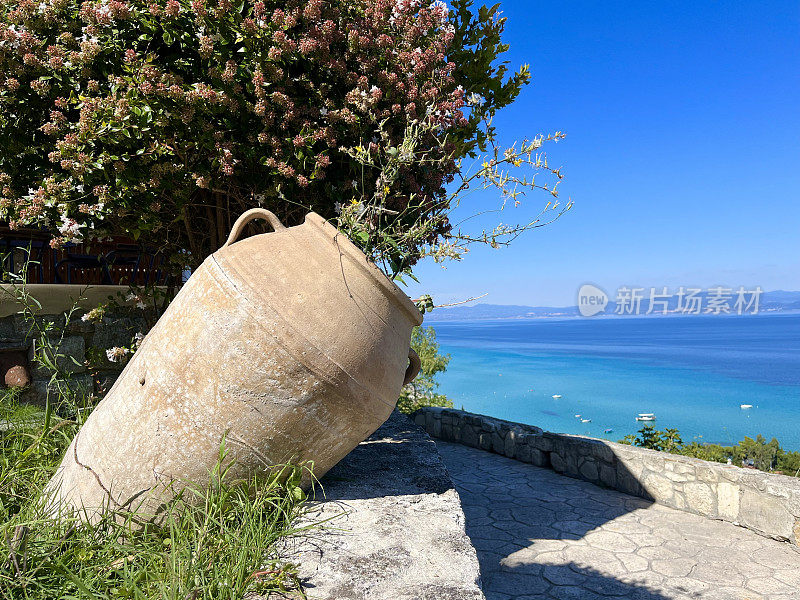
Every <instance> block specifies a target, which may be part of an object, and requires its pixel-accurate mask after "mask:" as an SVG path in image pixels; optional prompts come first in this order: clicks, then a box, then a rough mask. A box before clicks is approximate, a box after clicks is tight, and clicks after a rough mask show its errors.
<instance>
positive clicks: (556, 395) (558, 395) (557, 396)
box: [553, 394, 561, 400]
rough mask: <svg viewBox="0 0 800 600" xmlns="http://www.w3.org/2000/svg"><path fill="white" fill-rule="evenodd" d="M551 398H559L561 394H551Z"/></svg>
mask: <svg viewBox="0 0 800 600" xmlns="http://www.w3.org/2000/svg"><path fill="white" fill-rule="evenodd" d="M553 400H561V394H553Z"/></svg>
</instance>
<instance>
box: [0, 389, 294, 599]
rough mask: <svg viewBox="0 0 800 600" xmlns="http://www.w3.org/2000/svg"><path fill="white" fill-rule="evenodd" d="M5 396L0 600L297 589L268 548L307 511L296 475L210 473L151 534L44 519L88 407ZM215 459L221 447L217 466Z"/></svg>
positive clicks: (216, 595) (133, 525)
mask: <svg viewBox="0 0 800 600" xmlns="http://www.w3.org/2000/svg"><path fill="white" fill-rule="evenodd" d="M0 393H3V392H0ZM3 394H4V395H3V396H2V398H0V599H2V600H6V599H9V600H10V599H14V600H17V599H28V598H30V599H42V600H44V599H47V600H55V599H69V598H81V599H86V598H97V599H100V598H108V599H110V598H133V599H151V598H152V599H155V598H159V599H170V600H173V599H174V600H199V599H209V600H211V599H214V600H223V599H231V600H232V599H238V598H243V597H244V596H245V595H246V594H248V593H250V592H262V593H265V592H268V591H272V590H286V589H297V582H296V578H295V576H294V567H293V566H292V565H290V564H284V563H282V562H281V561H280V559H279V556H278V552H277V546H278V542H279V541H280V540H282V539H284V538H286V537H288V536H292V535H298V534H300V533H301V531H299V530H297V529H295V527H294V525H293V523H294V522H295V520H296V518H297V517H298V515H299V514H300V512H301V511H302V509H303V505H304V495H303V493H302V492H301V490H300V488H299V487H298V485H299V481H300V475H301V468H300V467H291V466H287V467H284V468H283V469H282V470H281V471H280V472H279V473H275V475H274V476H272V477H270V478H269V479H262V480H256V479H253V480H249V481H232V480H230V478H229V476H228V469H227V468H220V467H219V466H218V467H217V469H216V470H215V471H214V472H213V473H211V474H210V478H209V482H208V485H205V486H198V487H196V488H187V489H186V490H184V492H183V493H182V494H181V495H179V497H178V498H177V499H176V500H175V501H174V502H172V503H171V504H170V505H169V506H168V508H167V510H166V512H165V516H164V519H163V521H162V522H161V523H160V525H158V526H155V525H153V524H152V523H148V524H145V525H144V526H142V520H141V519H140V518H137V515H130V514H121V513H116V514H113V515H107V516H105V517H104V518H102V519H101V520H100V521H99V522H96V523H92V524H86V523H82V522H81V521H79V520H78V519H75V518H68V517H61V518H59V519H57V520H53V519H51V518H48V517H47V515H46V513H45V511H44V510H43V498H42V490H43V488H44V486H45V485H46V483H47V482H48V481H49V479H50V477H51V476H52V474H53V472H54V470H55V468H56V467H57V465H58V463H59V461H60V459H61V457H62V455H63V453H64V451H65V450H66V448H67V446H68V445H69V443H70V441H71V440H72V438H73V436H74V435H75V433H76V431H77V430H78V427H79V426H80V424H81V423H82V422H83V421H84V420H85V418H86V416H88V413H89V412H90V410H91V406H86V405H84V406H76V405H75V403H67V402H62V404H61V406H60V407H59V408H60V410H58V411H56V410H47V411H42V410H35V409H32V408H30V407H24V406H20V405H19V404H18V403H17V401H16V398H15V397H14V396H13V395H11V394H8V393H3ZM65 415H66V416H65ZM4 422H5V423H6V424H5V425H2V424H3V423H4ZM224 456H225V454H224V447H223V449H221V451H220V461H219V465H223V464H226V461H224ZM228 468H229V467H228Z"/></svg>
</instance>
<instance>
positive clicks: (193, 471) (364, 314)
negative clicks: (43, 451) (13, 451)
mask: <svg viewBox="0 0 800 600" xmlns="http://www.w3.org/2000/svg"><path fill="white" fill-rule="evenodd" d="M256 218H263V219H266V220H267V221H269V223H270V224H271V225H272V227H273V228H274V230H275V231H274V232H273V233H268V234H263V235H257V236H254V237H250V238H247V239H244V240H242V241H238V242H237V241H236V240H237V238H238V237H239V235H240V234H241V232H242V230H243V229H244V227H245V226H246V225H247V223H248V222H250V221H251V220H253V219H256ZM421 322H422V315H421V314H420V312H419V311H418V310H417V308H416V307H415V306H414V304H413V303H412V302H411V300H409V298H408V297H407V296H406V295H405V294H404V293H403V292H402V291H401V290H400V289H399V288H398V287H397V286H396V285H395V284H394V283H392V282H391V281H389V280H388V279H387V278H386V276H384V275H383V273H381V271H380V270H379V269H378V268H377V267H375V265H373V264H371V263H369V262H368V261H367V259H366V257H365V256H364V254H363V253H362V252H361V251H360V250H359V249H358V248H356V247H355V246H354V245H353V244H352V242H350V240H349V239H347V238H346V237H345V236H344V235H343V234H341V233H339V232H338V230H337V229H336V228H335V227H333V226H332V225H330V224H329V223H328V222H326V221H325V220H324V219H323V218H322V217H320V216H319V215H317V214H314V213H310V214H308V215H307V216H306V219H305V223H303V224H302V225H299V226H297V227H290V228H286V227H284V226H283V225H282V224H281V223H280V221H279V220H278V219H277V217H276V216H275V215H274V214H272V213H271V212H269V211H266V210H261V209H254V210H251V211H248V212H246V213H245V214H244V215H242V216H241V217H240V218H239V220H238V221H237V222H236V224H235V225H234V227H233V231H232V232H231V235H230V238H229V239H228V242H227V243H226V244H225V245H224V246H223V247H222V248H221V249H220V250H219V251H217V252H215V253H214V254H213V255H211V256H210V257H208V258H207V259H206V261H205V262H204V263H203V265H202V266H201V267H200V268H199V269H197V271H196V272H195V273H194V274H193V275H192V276H191V278H190V279H189V281H188V282H187V283H186V284H185V285H184V287H183V289H181V291H180V293H179V294H178V295H177V297H176V298H175V299H174V300H173V301H172V304H171V305H170V306H169V308H168V309H167V311H166V313H165V314H164V315H163V316H162V318H161V319H160V320H159V322H158V323H157V324H156V326H155V327H154V328H153V329H152V331H150V333H149V334H148V335H147V337H146V338H145V340H144V342H143V343H142V346H141V348H140V349H139V350H138V351H137V352H136V354H135V355H134V356H133V358H132V359H131V361H130V363H129V364H128V365H127V367H126V368H125V370H124V371H123V373H122V375H121V376H120V378H119V379H118V381H117V383H116V384H115V385H114V387H113V388H112V389H111V390H110V391H109V393H108V395H107V396H106V398H105V399H103V401H102V402H100V404H99V405H98V406H97V408H96V409H95V410H94V412H93V413H92V415H91V416H90V417H89V419H88V420H87V422H86V424H85V425H84V426H83V428H82V429H81V430H80V432H79V433H78V435H77V436H76V438H75V439H74V440H73V442H72V445H71V446H70V448H69V449H68V451H67V453H66V456H65V458H64V460H63V462H62V464H61V466H60V468H59V470H58V472H57V473H56V475H55V477H54V478H53V481H51V482H50V491H51V492H52V493H53V495H54V496H53V497H54V500H55V503H54V506H68V507H69V506H71V507H75V508H86V509H88V512H89V513H90V514H91V513H92V512H93V511H94V512H96V511H97V510H98V509H102V508H103V507H105V506H106V505H110V506H111V508H114V507H120V506H125V507H130V508H134V509H135V508H138V509H140V510H143V511H144V512H145V513H147V512H148V511H150V510H152V511H154V512H155V511H157V510H158V508H159V506H160V505H161V503H163V502H164V501H165V500H169V499H170V498H171V497H172V496H173V494H174V493H175V491H176V490H177V489H180V488H181V487H182V486H183V485H185V484H186V483H187V482H195V483H200V484H202V483H204V482H207V481H208V478H209V472H210V471H211V469H212V468H213V467H214V466H215V464H216V463H217V461H218V459H219V453H220V444H221V442H222V440H223V437H224V438H225V440H226V442H225V445H226V448H227V450H228V451H229V455H228V456H229V458H230V459H231V460H233V461H234V463H235V466H234V467H233V471H232V473H231V476H232V477H240V476H248V475H252V474H254V473H265V472H267V471H268V470H269V466H270V465H279V464H285V463H287V462H290V461H291V462H293V463H298V462H300V461H308V460H311V461H314V476H316V477H321V476H322V475H324V474H325V472H326V471H328V469H330V468H331V467H332V466H333V465H335V464H336V463H337V462H338V461H339V460H341V459H342V458H343V457H344V456H345V455H347V454H348V453H349V452H350V451H351V450H352V449H353V448H354V447H355V446H356V445H357V444H358V443H359V442H361V441H362V440H364V439H365V438H366V437H367V436H369V435H370V434H371V433H372V432H374V431H375V430H376V429H377V428H378V427H379V426H380V425H381V424H382V423H383V422H384V421H385V420H386V419H387V418H388V417H389V415H390V413H391V412H392V409H393V408H394V406H395V403H396V401H397V398H398V395H399V392H400V388H401V386H402V385H403V384H404V383H407V382H409V381H411V380H412V379H413V378H414V377H415V376H416V374H417V372H418V371H419V367H420V365H419V358H418V357H417V356H416V354H415V353H414V351H413V350H410V348H409V344H410V338H411V330H412V328H413V327H414V326H416V325H419V324H420V323H421ZM409 363H410V364H409ZM150 514H153V513H150Z"/></svg>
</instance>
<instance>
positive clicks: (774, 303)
mask: <svg viewBox="0 0 800 600" xmlns="http://www.w3.org/2000/svg"><path fill="white" fill-rule="evenodd" d="M647 295H649V292H648V294H646V296H647ZM709 295H710V294H709V293H708V292H702V293H700V294H698V295H697V296H698V297H700V298H702V300H703V306H706V304H707V301H708V297H709ZM734 300H735V295H734ZM732 304H733V301H731V305H732ZM676 305H677V298H676V297H673V298H671V300H670V301H669V302H668V304H667V310H668V311H674V310H675V308H676ZM616 306H617V305H616V303H615V302H614V301H609V303H608V306H607V307H606V309H605V311H603V313H602V314H604V315H614V314H615V310H616ZM656 306H657V309H656V311H655V312H659V313H660V312H661V311H662V310H663V309H662V308H661V306H659V305H656ZM648 307H649V298H648V297H645V298H643V299H642V301H641V309H640V311H639V315H640V316H644V314H645V313H646V312H647V309H648ZM792 310H800V292H792V291H785V290H775V291H773V292H764V293H762V294H761V298H760V299H759V312H761V313H764V312H770V313H772V312H785V311H792ZM747 312H750V311H747ZM579 314H580V313H579V312H578V307H577V306H564V307H556V306H524V305H514V304H484V303H480V304H472V305H464V306H454V307H450V308H437V309H436V310H434V311H433V312H431V313H428V314H426V315H425V322H426V323H433V322H440V321H480V320H485V319H536V318H539V319H545V318H551V319H552V318H562V319H563V318H565V317H577V316H579Z"/></svg>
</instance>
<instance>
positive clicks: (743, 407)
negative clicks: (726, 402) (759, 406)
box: [739, 404, 753, 410]
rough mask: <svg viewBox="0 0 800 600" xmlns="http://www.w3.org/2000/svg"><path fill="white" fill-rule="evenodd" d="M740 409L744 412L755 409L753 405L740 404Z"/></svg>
mask: <svg viewBox="0 0 800 600" xmlns="http://www.w3.org/2000/svg"><path fill="white" fill-rule="evenodd" d="M739 408H741V409H742V410H747V409H748V408H753V405H752V404H740V405H739Z"/></svg>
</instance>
